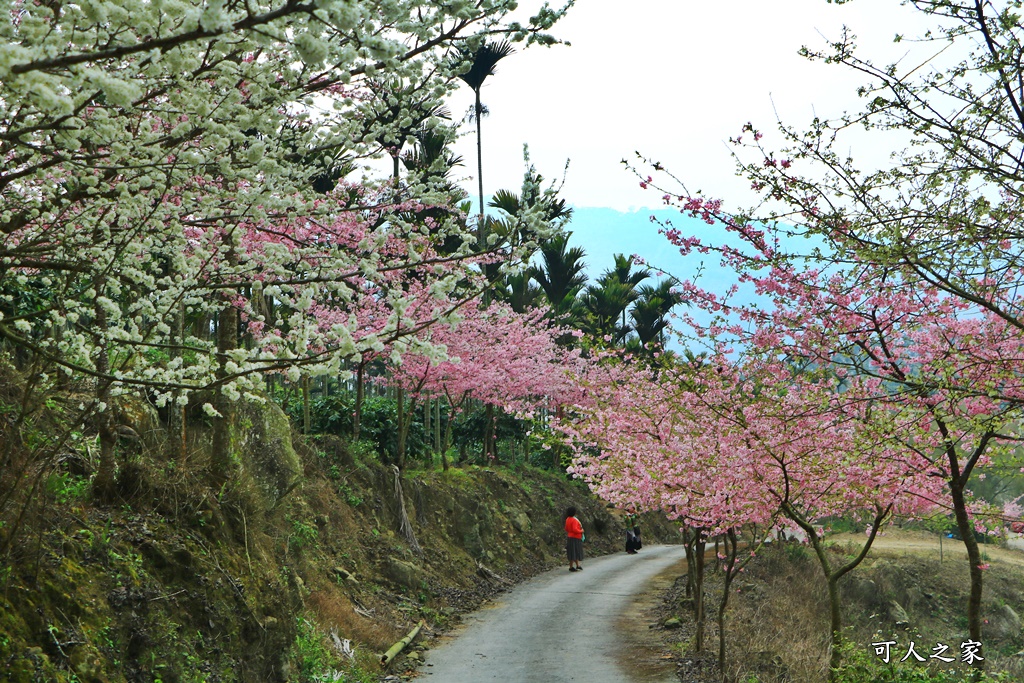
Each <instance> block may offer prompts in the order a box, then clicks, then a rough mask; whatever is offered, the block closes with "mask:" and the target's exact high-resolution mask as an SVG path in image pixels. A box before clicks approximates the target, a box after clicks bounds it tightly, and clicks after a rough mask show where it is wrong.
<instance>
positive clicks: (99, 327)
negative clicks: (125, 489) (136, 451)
mask: <svg viewBox="0 0 1024 683" xmlns="http://www.w3.org/2000/svg"><path fill="white" fill-rule="evenodd" d="M96 292H97V298H99V297H100V296H101V295H103V293H104V288H103V281H102V279H100V280H99V282H98V283H97V286H96ZM95 311H96V322H95V324H96V331H97V334H98V335H100V337H99V340H100V343H99V344H98V346H99V349H98V351H97V353H96V372H97V373H98V374H99V375H100V377H99V379H98V380H97V381H98V384H97V386H96V400H97V401H99V403H100V406H101V408H100V411H99V413H98V414H97V417H98V419H99V432H100V463H99V467H98V468H97V471H96V478H95V479H93V482H92V486H93V493H94V494H95V496H96V497H97V498H98V499H99V500H102V501H110V500H111V499H112V498H113V495H114V476H115V473H116V471H117V462H116V460H115V458H116V453H115V451H116V445H117V432H116V431H114V420H113V416H112V414H111V413H112V412H113V410H114V407H113V406H112V405H110V380H109V379H107V377H106V375H109V373H110V355H109V353H108V350H107V337H106V334H107V312H106V311H105V310H104V309H103V307H102V306H99V305H97V306H96V308H95Z"/></svg>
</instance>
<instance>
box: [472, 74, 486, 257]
mask: <svg viewBox="0 0 1024 683" xmlns="http://www.w3.org/2000/svg"><path fill="white" fill-rule="evenodd" d="M474 92H475V94H476V107H475V109H474V110H473V111H474V112H475V113H476V182H477V190H478V191H479V193H480V220H479V222H478V223H477V228H476V229H477V243H478V244H479V245H480V251H484V250H485V249H487V235H486V233H485V228H484V151H483V139H482V137H481V133H480V119H482V118H483V110H484V108H483V106H482V105H481V104H480V89H479V88H477V89H476V90H475V91H474Z"/></svg>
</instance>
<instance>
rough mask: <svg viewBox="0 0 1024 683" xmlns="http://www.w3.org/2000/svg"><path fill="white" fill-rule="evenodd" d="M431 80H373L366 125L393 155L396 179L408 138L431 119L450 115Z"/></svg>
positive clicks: (364, 114) (365, 106)
mask: <svg viewBox="0 0 1024 683" xmlns="http://www.w3.org/2000/svg"><path fill="white" fill-rule="evenodd" d="M428 82H429V81H428V80H426V79H424V80H423V81H422V82H421V83H410V84H405V83H404V82H403V81H402V80H401V79H390V80H384V81H371V82H370V87H371V91H372V93H373V95H374V97H373V99H372V100H370V101H369V102H367V103H366V104H365V105H364V113H363V116H364V126H365V127H366V130H367V131H368V132H371V133H372V134H373V135H374V136H375V139H376V142H377V144H379V145H380V146H381V147H382V148H383V149H384V150H385V151H386V152H387V153H388V155H389V156H390V157H391V160H392V164H393V169H392V177H393V178H394V179H395V181H396V182H397V180H398V172H399V161H400V160H401V158H402V148H403V147H404V146H405V143H406V141H407V140H408V139H409V138H411V137H413V136H414V135H416V134H417V133H418V132H419V131H420V130H421V129H422V128H423V126H424V124H425V123H426V122H427V121H429V120H430V119H450V118H451V112H449V111H448V109H447V108H446V107H445V106H444V105H443V104H441V103H440V102H438V101H437V100H436V99H435V98H434V95H433V91H432V90H431V89H430V88H428V87H427V83H428Z"/></svg>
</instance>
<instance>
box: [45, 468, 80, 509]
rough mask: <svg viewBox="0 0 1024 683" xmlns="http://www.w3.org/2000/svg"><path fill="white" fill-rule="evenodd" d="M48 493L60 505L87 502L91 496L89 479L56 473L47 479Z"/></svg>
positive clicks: (65, 473)
mask: <svg viewBox="0 0 1024 683" xmlns="http://www.w3.org/2000/svg"><path fill="white" fill-rule="evenodd" d="M46 492H47V493H49V494H50V495H51V496H53V498H54V500H55V501H57V503H58V504H59V505H64V504H66V503H73V502H77V501H82V500H85V499H86V498H87V497H88V495H89V478H88V477H76V476H75V475H73V474H68V473H67V472H54V473H53V474H51V475H50V476H49V477H47V478H46Z"/></svg>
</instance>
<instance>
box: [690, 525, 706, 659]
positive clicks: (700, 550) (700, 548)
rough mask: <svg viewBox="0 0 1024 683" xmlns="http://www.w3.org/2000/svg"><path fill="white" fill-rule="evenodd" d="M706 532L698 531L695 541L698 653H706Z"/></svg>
mask: <svg viewBox="0 0 1024 683" xmlns="http://www.w3.org/2000/svg"><path fill="white" fill-rule="evenodd" d="M705 545H706V544H705V541H704V532H703V530H702V529H697V538H696V540H695V541H694V553H693V555H694V561H695V562H694V564H695V565H696V567H695V571H694V573H693V579H694V580H693V607H694V614H695V615H696V617H695V621H696V622H697V628H696V633H695V634H694V641H695V643H694V647H695V649H696V651H697V652H703V651H704V548H705Z"/></svg>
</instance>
